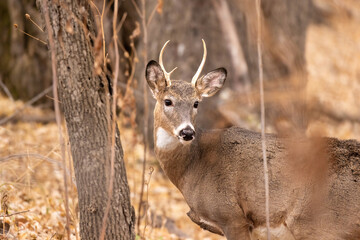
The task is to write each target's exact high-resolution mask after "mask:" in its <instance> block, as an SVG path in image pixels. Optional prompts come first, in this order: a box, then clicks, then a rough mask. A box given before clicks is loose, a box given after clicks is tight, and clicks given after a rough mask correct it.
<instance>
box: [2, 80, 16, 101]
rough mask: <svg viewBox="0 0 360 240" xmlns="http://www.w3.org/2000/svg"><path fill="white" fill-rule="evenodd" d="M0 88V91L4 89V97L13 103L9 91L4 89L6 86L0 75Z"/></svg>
mask: <svg viewBox="0 0 360 240" xmlns="http://www.w3.org/2000/svg"><path fill="white" fill-rule="evenodd" d="M0 87H2V89H4V92H5V94H6V96H8V98H10V100H11V101H12V102H13V101H14V98H13V96H12V95H11V93H10V91H9V89H8V88H7V87H6V85H5V84H4V83H3V81H2V77H1V75H0Z"/></svg>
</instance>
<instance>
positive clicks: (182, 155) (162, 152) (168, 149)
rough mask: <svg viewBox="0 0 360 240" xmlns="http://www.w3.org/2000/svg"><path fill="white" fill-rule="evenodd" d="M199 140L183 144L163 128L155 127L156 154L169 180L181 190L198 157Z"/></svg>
mask: <svg viewBox="0 0 360 240" xmlns="http://www.w3.org/2000/svg"><path fill="white" fill-rule="evenodd" d="M197 144H198V143H197V138H195V139H194V140H193V141H191V143H188V144H187V143H185V144H183V143H181V142H180V141H179V140H178V139H177V138H176V137H174V136H172V135H171V134H170V133H168V132H167V131H166V130H164V129H163V128H161V127H155V153H156V156H157V158H158V161H159V162H160V165H161V167H162V169H163V170H164V172H165V173H166V175H167V176H168V178H169V179H170V180H171V181H172V182H173V183H174V185H175V186H177V187H178V188H179V189H181V185H182V184H184V176H185V175H186V170H187V169H188V167H189V165H190V164H191V162H192V160H193V159H195V158H196V157H197V151H196V149H197V148H196V146H197Z"/></svg>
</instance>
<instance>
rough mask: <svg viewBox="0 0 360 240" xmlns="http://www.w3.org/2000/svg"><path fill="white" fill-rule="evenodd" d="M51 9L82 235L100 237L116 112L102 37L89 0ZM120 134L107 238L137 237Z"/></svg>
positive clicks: (62, 1) (65, 0) (61, 2)
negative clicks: (96, 45)
mask: <svg viewBox="0 0 360 240" xmlns="http://www.w3.org/2000/svg"><path fill="white" fill-rule="evenodd" d="M39 2H40V1H39ZM43 7H44V6H42V5H41V8H43ZM48 7H49V12H50V19H51V25H52V28H53V32H54V35H53V37H54V41H55V51H56V60H57V75H58V81H59V85H58V92H59V98H60V103H61V107H62V110H63V112H64V116H65V120H66V125H67V129H68V134H69V140H70V144H71V153H72V157H73V161H74V168H75V176H76V183H77V190H78V197H79V209H80V235H81V238H82V239H98V238H99V236H100V232H101V227H102V220H103V216H104V211H105V206H106V201H107V198H108V191H107V189H108V184H109V179H110V174H109V173H110V149H111V142H110V141H109V139H110V134H111V133H110V127H109V126H108V123H109V122H111V121H109V119H108V118H109V117H111V116H110V114H109V113H110V111H109V107H110V106H107V104H109V102H111V99H110V101H109V100H107V99H106V97H107V96H109V94H108V93H109V92H110V93H111V91H109V90H108V89H107V87H108V82H107V79H106V77H105V74H104V73H103V72H102V71H98V70H99V69H100V70H101V67H100V66H102V63H101V62H96V60H97V58H95V56H94V55H95V53H94V42H97V40H96V39H95V38H96V35H95V29H94V21H93V16H92V12H91V9H90V6H89V4H88V1H86V0H76V1H71V0H58V1H52V0H48ZM42 12H44V11H42ZM100 49H101V47H100ZM100 51H101V50H100ZM100 61H102V60H100ZM96 66H99V67H96ZM110 97H111V96H110ZM107 108H108V109H107ZM115 137H116V140H115V165H114V170H115V175H114V185H113V187H114V188H113V195H112V197H111V206H110V211H109V216H108V221H107V223H108V224H107V228H106V237H105V239H126V240H127V239H134V237H135V234H134V211H133V208H132V206H131V204H130V194H129V187H128V183H127V177H126V170H125V166H124V161H123V151H122V147H121V142H120V133H119V130H118V128H117V127H116V136H115Z"/></svg>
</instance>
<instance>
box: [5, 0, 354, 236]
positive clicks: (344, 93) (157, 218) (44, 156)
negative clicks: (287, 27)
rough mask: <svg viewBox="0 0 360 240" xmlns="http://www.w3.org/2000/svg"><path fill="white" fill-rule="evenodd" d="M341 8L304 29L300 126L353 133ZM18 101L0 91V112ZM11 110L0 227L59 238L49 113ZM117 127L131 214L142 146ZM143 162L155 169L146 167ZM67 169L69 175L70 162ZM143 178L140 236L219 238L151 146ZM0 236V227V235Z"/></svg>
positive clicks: (54, 139) (59, 199)
mask: <svg viewBox="0 0 360 240" xmlns="http://www.w3.org/2000/svg"><path fill="white" fill-rule="evenodd" d="M347 2H348V1H344V2H343V4H345V5H346V3H347ZM344 9H346V11H348V12H346V13H344V15H341V13H340V14H337V15H336V16H341V17H337V18H330V19H329V21H328V24H323V25H312V26H311V27H310V28H309V29H308V33H307V44H306V60H307V70H308V83H307V85H306V99H307V103H308V104H309V105H314V106H315V105H316V107H317V109H321V111H317V115H316V116H315V117H314V118H312V121H311V122H310V123H309V127H308V131H307V133H308V135H313V134H317V133H318V132H322V134H323V135H327V136H333V137H338V138H342V139H347V138H355V139H357V140H360V121H359V119H360V107H359V105H360V95H359V92H360V29H359V27H358V26H359V22H360V15H359V14H357V12H351V11H352V8H351V6H349V7H346V6H345V7H344ZM357 9H360V7H359V8H357ZM349 12H350V13H349ZM358 12H359V11H358ZM265 94H266V93H265ZM24 104H25V103H24V102H21V101H11V100H9V99H8V98H6V97H4V96H1V95H0V119H1V118H3V117H6V116H10V115H12V114H13V113H14V112H16V111H17V109H20V108H22V107H23V106H24ZM236 107H238V106H236ZM234 111H236V109H235V110H234ZM18 116H23V117H19V118H15V119H13V120H11V121H9V122H8V123H6V124H4V125H1V126H0V202H1V208H0V220H1V219H3V217H1V216H4V214H5V212H6V211H7V213H8V214H9V215H11V214H13V215H11V216H9V217H6V218H5V221H4V223H3V224H2V226H0V232H2V231H7V227H8V226H10V230H9V233H8V234H7V238H8V239H53V240H55V239H63V238H64V236H65V230H64V229H65V226H64V225H65V223H66V217H65V210H64V199H65V198H64V183H63V182H64V181H63V179H64V176H63V170H62V167H61V166H62V163H61V162H60V150H59V141H58V129H57V126H56V124H55V122H54V121H53V120H47V121H48V122H47V123H44V122H41V121H37V120H36V119H51V117H50V118H49V116H53V113H52V112H51V111H49V110H43V109H41V108H39V107H32V106H28V107H25V109H23V110H22V111H21V112H20V113H19V115H18ZM24 116H31V117H30V118H29V117H24ZM34 116H35V117H34ZM251 121H253V122H251V123H249V126H253V125H255V126H258V125H259V122H258V120H257V119H253V120H251ZM254 121H255V123H254ZM119 126H121V124H119ZM255 128H256V127H255ZM120 131H121V137H122V144H123V148H124V153H125V157H124V159H125V163H126V167H127V175H128V181H129V187H130V191H131V200H132V204H133V205H134V207H135V209H136V213H137V209H138V203H139V195H140V189H141V176H142V159H143V148H144V146H143V143H142V140H141V139H142V137H141V136H140V135H139V134H137V133H136V131H135V130H132V129H128V128H124V127H120ZM67 158H69V154H67ZM67 160H68V159H67ZM150 167H152V168H153V169H154V172H152V173H151V174H150V173H149V171H150V170H149V169H150ZM68 173H69V174H70V175H73V171H72V170H71V168H68ZM145 177H146V179H147V182H148V184H146V187H145V190H146V191H145V196H146V199H147V202H148V211H147V216H148V219H149V220H148V224H147V225H145V224H144V221H142V224H141V226H140V229H139V230H138V233H139V235H141V236H144V237H145V238H146V239H151V240H152V239H154V240H156V239H159V240H160V239H208V240H211V239H212V240H216V239H217V240H220V239H225V238H222V237H218V236H216V235H214V234H211V233H209V232H206V231H203V230H201V229H200V228H199V227H198V226H197V225H195V224H193V223H192V222H191V220H190V219H189V218H188V217H187V215H186V212H187V211H188V210H189V208H188V207H187V205H186V203H185V202H184V200H183V198H182V196H181V194H180V192H179V191H178V190H177V189H176V188H175V187H174V186H173V185H172V184H171V183H170V181H169V180H168V179H167V178H166V176H165V175H164V174H163V173H162V171H161V170H160V168H159V165H158V163H157V161H156V159H155V158H154V156H153V154H151V152H150V153H149V156H148V162H147V167H146V173H145ZM74 181H75V180H74V178H73V180H72V181H71V182H70V184H69V206H70V216H71V226H70V229H71V238H72V239H80V238H79V236H78V234H79V229H78V227H77V226H78V221H79V219H78V214H77V212H78V207H77V192H76V186H75V183H74ZM4 227H5V229H3V228H4ZM1 236H2V235H1V233H0V239H1V238H2V237H1Z"/></svg>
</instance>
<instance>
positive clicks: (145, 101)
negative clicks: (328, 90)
mask: <svg viewBox="0 0 360 240" xmlns="http://www.w3.org/2000/svg"><path fill="white" fill-rule="evenodd" d="M141 8H142V9H141V10H142V13H141V15H140V16H141V20H142V23H141V24H142V27H143V42H144V53H143V54H144V55H143V57H144V67H145V66H146V63H147V50H148V49H147V45H148V38H147V24H146V5H145V0H141ZM143 72H145V70H144V71H143ZM143 91H144V92H143V93H144V129H143V130H144V133H143V134H144V153H143V154H144V161H143V169H142V171H143V172H142V180H141V192H140V200H139V208H138V222H137V228H138V232H140V220H141V215H140V211H141V207H142V201H143V195H144V185H145V169H146V157H147V156H146V153H147V147H148V144H147V141H148V129H149V126H148V122H149V121H148V120H149V106H148V105H149V103H148V92H147V86H146V80H145V79H144V80H143Z"/></svg>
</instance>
